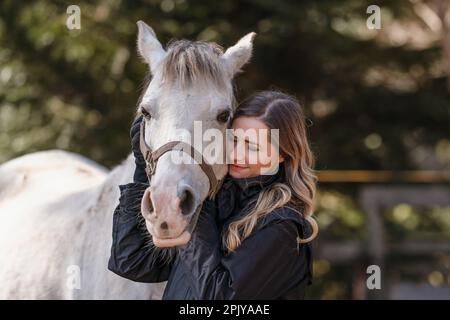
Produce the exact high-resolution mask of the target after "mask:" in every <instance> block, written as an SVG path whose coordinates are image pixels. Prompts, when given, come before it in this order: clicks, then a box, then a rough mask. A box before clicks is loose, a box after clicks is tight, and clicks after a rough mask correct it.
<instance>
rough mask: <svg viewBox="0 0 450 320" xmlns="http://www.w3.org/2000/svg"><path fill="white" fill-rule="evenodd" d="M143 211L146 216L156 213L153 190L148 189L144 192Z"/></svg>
mask: <svg viewBox="0 0 450 320" xmlns="http://www.w3.org/2000/svg"><path fill="white" fill-rule="evenodd" d="M141 211H142V214H143V215H144V217H145V216H151V215H152V214H153V213H154V210H153V203H152V198H151V192H150V191H149V189H147V190H146V191H145V193H144V196H143V198H142V203H141Z"/></svg>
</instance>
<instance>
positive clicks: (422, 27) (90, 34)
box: [0, 0, 450, 298]
mask: <svg viewBox="0 0 450 320" xmlns="http://www.w3.org/2000/svg"><path fill="white" fill-rule="evenodd" d="M72 4H76V5H78V6H80V8H81V29H80V30H68V28H67V27H66V25H65V22H66V19H67V17H68V15H67V13H66V9H67V7H68V6H69V5H72ZM371 4H377V5H378V6H380V7H381V9H382V13H381V19H382V20H381V21H382V28H381V29H380V30H369V29H368V28H367V26H366V20H367V18H368V17H369V14H367V13H366V9H367V7H368V6H369V5H371ZM449 7H450V6H449V5H448V3H447V1H445V0H434V1H425V0H423V1H420V0H410V1H406V0H390V1H388V0H379V1H376V3H375V2H374V1H371V0H370V1H369V0H340V1H331V0H322V1H312V0H303V1H296V0H279V1H270V0H245V1H242V0H241V1H237V0H230V1H215V2H211V1H206V0H201V1H192V0H163V1H157V0H147V1H124V0H111V1H106V0H105V1H81V0H80V1H76V3H74V2H73V1H43V0H38V1H18V0H3V1H1V3H0V164H1V163H4V162H6V161H7V160H9V159H12V158H15V157H18V156H20V155H23V154H25V153H30V152H34V151H39V150H46V149H53V148H58V149H65V150H70V151H73V152H76V153H80V154H82V155H84V156H86V157H88V158H91V159H93V160H95V161H97V162H99V163H101V164H103V165H105V166H107V167H109V168H112V167H113V166H115V165H117V164H119V163H120V161H121V160H123V159H124V158H125V157H126V156H127V154H128V153H129V152H130V141H129V136H128V132H129V127H130V124H131V121H132V117H133V114H134V111H135V107H136V102H137V99H138V96H139V94H140V90H141V87H142V83H143V79H144V77H145V75H146V73H147V68H146V66H145V65H144V64H143V63H142V61H141V59H140V58H139V57H138V55H137V54H136V35H137V27H136V21H138V20H144V21H145V22H147V23H148V24H149V25H151V26H152V27H153V28H154V30H155V32H156V33H157V35H158V38H159V39H160V41H161V42H162V43H167V41H169V40H170V39H172V38H177V39H182V38H187V39H201V40H207V41H214V42H217V43H219V44H221V45H223V46H224V47H228V46H230V45H233V44H234V43H235V42H236V41H237V40H238V39H239V38H240V37H241V36H243V35H244V34H246V33H247V32H250V31H255V32H257V34H258V36H257V37H256V38H255V48H254V57H253V59H252V62H251V63H250V64H249V65H247V66H246V67H245V69H244V70H245V72H244V73H242V74H241V75H240V76H238V78H237V79H236V84H237V92H236V95H237V97H238V99H239V100H240V99H242V98H243V97H245V96H247V95H248V94H250V93H252V92H254V91H255V90H263V89H267V88H270V87H276V88H280V89H283V90H285V91H287V92H289V93H291V94H294V95H295V96H296V97H297V98H299V99H300V101H301V102H302V104H303V106H304V107H305V110H306V113H307V116H308V119H309V120H310V124H311V126H310V137H311V145H312V148H313V151H314V152H315V154H316V157H317V169H319V170H328V169H342V170H344V169H345V170H348V169H367V170H381V169H383V170H406V169H432V170H443V171H448V170H450V136H449V127H450V121H449V118H450V96H449V89H450V85H449V82H448V79H447V75H448V70H449V69H450V32H449V30H450V23H449V22H448V21H447V20H450V18H448V17H449V16H450V14H449V13H448V12H449V11H450V8H449ZM446 17H447V18H446ZM446 19H447V20H446ZM446 58H448V59H447V60H446ZM319 187H322V186H319ZM355 193H356V189H355V187H354V186H353V187H352V186H348V185H344V186H342V185H341V186H339V185H333V186H330V187H328V186H323V188H321V192H320V195H319V197H318V213H317V216H318V219H319V222H320V224H321V226H322V228H323V230H324V236H327V234H328V235H329V236H330V237H331V238H332V239H348V238H352V239H360V240H361V241H363V240H364V238H365V230H364V225H365V223H366V222H365V216H364V214H363V213H362V212H361V209H360V208H358V205H357V204H356V203H355ZM395 210H400V213H397V214H396V213H395V212H396V211H395ZM402 210H403V211H402ZM405 210H406V211H405ZM408 210H409V211H408ZM442 210H443V211H442ZM442 210H441V211H439V212H440V213H439V212H438V213H435V214H434V216H433V215H432V217H435V218H436V219H437V221H438V222H439V223H437V224H436V225H437V227H436V228H437V229H438V230H436V232H438V234H447V235H448V234H449V233H450V232H449V231H450V227H449V225H450V222H449V221H448V220H449V219H448V216H449V212H450V211H449V210H448V208H447V209H445V208H444V209H442ZM405 212H406V213H405ZM386 215H387V216H386V220H387V221H390V222H391V223H392V225H394V227H393V232H394V233H395V234H401V232H402V231H401V230H398V229H399V228H400V229H402V228H403V229H404V230H409V229H408V228H411V222H409V225H408V223H407V224H406V227H405V225H404V223H405V221H409V220H408V219H411V217H414V216H415V215H414V212H412V211H411V208H409V209H405V208H400V209H398V208H397V209H396V208H394V209H393V211H392V212H388V213H386ZM439 219H440V220H439ZM419 220H420V219H419ZM442 221H443V222H442ZM429 224H430V223H429ZM429 224H428V225H429ZM395 225H399V226H400V227H399V228H396V227H395ZM420 225H421V223H420V221H419V222H417V223H415V224H414V225H413V227H412V230H415V229H414V228H419V227H420ZM431 225H433V223H431ZM404 227H405V228H406V229H405V228H404ZM327 230H329V233H327ZM439 232H440V233H439ZM333 237H334V238H333ZM446 259H448V257H447V258H446ZM445 261H447V262H446V263H448V264H449V265H450V262H448V260H445ZM315 268H316V271H317V272H316V279H317V281H316V283H315V287H314V290H313V293H312V297H314V298H349V297H351V293H350V292H351V288H350V287H349V284H348V282H346V280H345V279H346V276H345V274H346V272H351V270H345V269H344V270H341V269H339V268H338V267H336V268H333V266H331V267H330V265H329V262H327V261H326V260H318V261H316V265H315ZM441 275H442V277H443V278H442V279H443V280H442V281H440V283H445V282H447V280H446V278H445V277H446V275H445V274H441ZM434 279H436V275H434ZM448 283H449V284H450V273H449V276H448Z"/></svg>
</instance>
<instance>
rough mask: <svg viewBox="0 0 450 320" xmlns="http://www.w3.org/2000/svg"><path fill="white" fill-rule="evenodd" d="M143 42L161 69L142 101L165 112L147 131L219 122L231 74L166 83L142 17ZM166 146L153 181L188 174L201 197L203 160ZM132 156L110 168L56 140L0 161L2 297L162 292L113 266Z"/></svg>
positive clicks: (168, 134) (159, 140)
mask: <svg viewBox="0 0 450 320" xmlns="http://www.w3.org/2000/svg"><path fill="white" fill-rule="evenodd" d="M239 43H241V42H239ZM239 43H238V44H239ZM249 43H250V45H249ZM241 44H242V43H241ZM241 44H239V46H238V47H240V48H241V49H239V48H237V47H236V48H235V49H232V50H231V51H227V54H226V55H224V57H223V58H224V60H223V61H227V62H226V63H225V64H224V67H225V66H226V68H230V69H229V70H227V72H228V73H229V74H232V73H233V72H236V68H240V67H241V66H242V64H243V63H245V62H246V61H244V60H248V58H249V57H250V56H249V55H248V50H249V48H250V50H251V41H250V42H249V41H248V39H247V40H245V41H244V44H242V45H241ZM138 48H139V51H140V53H141V55H142V56H143V57H144V59H145V60H146V61H147V63H149V64H150V68H151V71H152V72H153V75H154V77H153V80H152V82H151V84H150V85H149V87H148V89H147V91H146V93H145V96H144V99H143V103H153V102H155V101H158V106H164V107H160V108H158V110H155V111H157V112H158V114H157V118H156V119H157V120H158V121H150V123H147V127H148V128H149V130H147V131H146V132H147V133H148V135H147V137H146V140H147V142H148V143H149V144H151V145H152V147H158V146H160V145H162V144H163V143H165V142H167V141H170V140H176V139H181V140H183V139H184V137H180V136H177V134H176V130H174V129H175V128H177V127H182V128H186V129H188V130H191V129H192V128H191V123H193V121H194V120H209V121H207V122H206V123H209V124H207V125H205V126H204V128H205V129H206V128H208V127H219V125H218V124H217V123H215V122H214V120H215V117H216V112H217V111H218V110H219V109H220V108H222V107H226V106H227V105H228V104H229V103H230V97H231V96H232V89H231V82H230V83H228V84H227V86H226V87H225V88H220V90H218V89H217V88H215V87H213V86H210V85H208V84H198V85H196V86H193V87H192V88H191V89H189V90H179V91H177V90H175V91H174V90H170V91H168V89H167V88H165V87H164V86H163V85H162V84H161V81H160V80H161V78H160V75H159V74H158V72H157V70H158V65H159V64H160V63H161V60H162V59H163V58H164V56H165V51H164V50H163V49H162V46H161V44H160V43H159V41H158V40H157V39H156V36H155V34H154V32H153V31H152V30H151V28H150V27H148V26H146V25H145V24H144V23H143V22H140V23H139V40H138ZM239 50H243V51H242V52H241V53H239V52H238V51H239ZM245 52H246V53H245ZM245 57H247V58H245ZM230 80H231V79H230ZM221 129H224V128H221ZM150 132H151V133H150ZM168 154H169V153H167V154H166V155H164V156H163V157H161V158H160V160H159V162H158V166H157V171H156V174H155V176H154V181H155V184H160V185H161V186H162V187H164V186H167V185H170V184H171V183H176V182H177V181H179V180H180V177H186V176H189V177H191V179H192V183H193V184H194V187H195V190H196V191H197V192H198V196H199V198H200V200H201V201H203V199H204V198H205V197H206V194H207V191H208V188H209V187H208V186H209V183H208V180H207V178H206V176H205V175H204V173H203V172H202V171H201V170H200V168H199V167H198V166H189V167H187V166H179V167H178V168H176V169H174V168H173V167H172V166H171V165H170V162H169V161H168V159H167V158H168ZM133 160H134V158H133V156H132V155H131V154H130V155H129V156H128V157H127V159H126V160H124V161H123V162H122V163H121V164H120V165H118V166H116V167H115V168H114V169H113V170H112V171H111V172H108V170H107V169H105V168H103V167H101V166H99V165H98V164H96V163H94V162H92V161H91V160H89V159H86V158H84V157H82V156H80V155H76V154H74V153H70V152H66V151H60V150H50V151H43V152H36V153H32V154H28V155H25V156H22V157H19V158H16V159H14V160H11V161H9V162H6V163H4V164H3V165H1V166H0V299H159V298H161V296H162V293H163V289H164V286H165V283H159V284H142V283H135V282H132V281H129V280H126V279H124V278H121V277H119V276H117V275H115V274H113V273H112V272H110V271H108V270H107V262H108V259H109V256H110V248H111V239H112V235H111V233H112V217H113V212H114V209H115V208H116V206H117V204H118V200H119V187H118V186H119V185H121V184H126V183H129V182H131V181H132V175H133V170H134V162H133ZM215 172H216V174H217V176H218V178H220V177H222V176H223V175H224V174H225V172H226V167H225V166H224V165H217V166H215ZM152 184H153V180H152ZM72 266H76V268H77V267H79V269H80V274H79V275H80V280H81V282H80V288H77V287H71V286H70V284H71V279H73V277H74V274H73V273H70V272H72V271H73V270H74V269H73V268H72Z"/></svg>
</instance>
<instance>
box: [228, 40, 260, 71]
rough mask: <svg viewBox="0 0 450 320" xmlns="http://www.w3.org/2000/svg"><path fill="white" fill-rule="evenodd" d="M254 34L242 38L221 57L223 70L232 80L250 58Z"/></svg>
mask: <svg viewBox="0 0 450 320" xmlns="http://www.w3.org/2000/svg"><path fill="white" fill-rule="evenodd" d="M255 36H256V33H254V32H250V33H249V34H247V35H245V36H244V37H242V38H241V39H240V40H239V41H238V42H237V43H236V44H235V45H234V46H232V47H229V48H228V49H227V51H225V53H224V54H223V55H222V57H221V59H222V63H223V64H224V66H225V70H226V71H227V72H228V74H229V76H230V78H232V77H233V76H234V75H235V74H236V73H237V72H239V71H240V70H241V68H242V67H243V66H244V65H245V64H246V63H247V62H248V61H249V60H250V58H251V57H252V50H253V39H254V38H255Z"/></svg>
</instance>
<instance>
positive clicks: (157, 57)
mask: <svg viewBox="0 0 450 320" xmlns="http://www.w3.org/2000/svg"><path fill="white" fill-rule="evenodd" d="M136 24H137V26H138V29H139V31H138V38H137V48H138V52H139V54H140V55H141V56H142V58H144V60H145V62H146V63H147V64H148V65H149V66H150V72H151V73H154V72H155V70H156V67H157V66H158V65H159V63H160V62H161V60H162V59H164V57H165V55H166V51H165V50H164V49H163V47H162V45H161V43H160V42H159V40H158V38H157V37H156V34H155V31H153V29H152V28H151V27H150V26H149V25H147V24H146V23H145V22H144V21H141V20H139V21H138V22H137V23H136Z"/></svg>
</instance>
